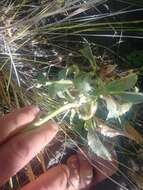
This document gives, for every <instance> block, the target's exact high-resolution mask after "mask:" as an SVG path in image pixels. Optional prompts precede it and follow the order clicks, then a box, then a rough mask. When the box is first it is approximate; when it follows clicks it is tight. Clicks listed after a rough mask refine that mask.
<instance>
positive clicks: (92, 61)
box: [81, 43, 97, 70]
mask: <svg viewBox="0 0 143 190" xmlns="http://www.w3.org/2000/svg"><path fill="white" fill-rule="evenodd" d="M81 53H82V55H83V56H84V57H85V58H86V59H87V60H88V61H89V63H90V64H91V66H92V67H93V68H94V70H96V69H97V65H96V60H95V57H94V55H93V53H92V50H91V47H90V45H89V44H88V43H86V46H85V47H84V49H82V50H81Z"/></svg>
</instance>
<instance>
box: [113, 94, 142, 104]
mask: <svg viewBox="0 0 143 190" xmlns="http://www.w3.org/2000/svg"><path fill="white" fill-rule="evenodd" d="M118 95H119V96H117V97H119V98H120V99H121V100H122V101H125V102H129V103H132V104H139V103H142V102H143V93H137V92H119V93H118Z"/></svg>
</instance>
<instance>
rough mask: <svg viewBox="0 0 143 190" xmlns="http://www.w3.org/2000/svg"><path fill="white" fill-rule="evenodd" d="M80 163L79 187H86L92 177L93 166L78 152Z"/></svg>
mask: <svg viewBox="0 0 143 190" xmlns="http://www.w3.org/2000/svg"><path fill="white" fill-rule="evenodd" d="M78 158H79V165H80V171H79V175H80V188H81V189H83V188H86V189H87V188H88V187H89V186H90V184H91V182H92V179H93V167H92V166H91V164H90V163H89V162H88V161H87V159H86V158H85V157H84V155H82V154H81V153H78Z"/></svg>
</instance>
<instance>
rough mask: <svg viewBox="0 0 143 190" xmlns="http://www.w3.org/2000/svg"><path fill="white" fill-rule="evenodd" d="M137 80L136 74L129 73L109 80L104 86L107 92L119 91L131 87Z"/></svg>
mask: <svg viewBox="0 0 143 190" xmlns="http://www.w3.org/2000/svg"><path fill="white" fill-rule="evenodd" d="M136 82H137V75H136V74H130V75H128V76H126V77H123V78H121V79H118V80H114V81H111V82H109V83H108V84H107V85H106V86H105V88H106V91H107V92H120V91H125V90H129V89H131V88H133V87H134V86H135V84H136Z"/></svg>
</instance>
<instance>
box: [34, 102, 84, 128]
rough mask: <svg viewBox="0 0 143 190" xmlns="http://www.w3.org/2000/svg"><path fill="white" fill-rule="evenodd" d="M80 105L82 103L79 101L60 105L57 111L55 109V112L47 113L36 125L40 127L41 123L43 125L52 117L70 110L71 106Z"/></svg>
mask: <svg viewBox="0 0 143 190" xmlns="http://www.w3.org/2000/svg"><path fill="white" fill-rule="evenodd" d="M79 106H80V104H79V103H77V102H74V103H69V104H66V105H64V106H62V107H60V108H59V109H57V110H56V111H54V112H53V113H51V114H50V115H47V116H46V117H44V118H43V119H41V120H40V121H38V122H36V123H34V126H35V127H39V126H40V125H43V124H44V123H46V122H47V121H49V120H50V119H52V118H54V117H55V116H57V115H59V114H60V113H62V112H65V111H66V110H69V109H71V108H76V107H79Z"/></svg>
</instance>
